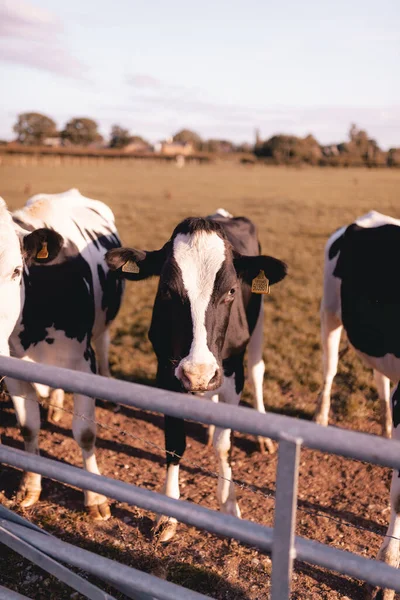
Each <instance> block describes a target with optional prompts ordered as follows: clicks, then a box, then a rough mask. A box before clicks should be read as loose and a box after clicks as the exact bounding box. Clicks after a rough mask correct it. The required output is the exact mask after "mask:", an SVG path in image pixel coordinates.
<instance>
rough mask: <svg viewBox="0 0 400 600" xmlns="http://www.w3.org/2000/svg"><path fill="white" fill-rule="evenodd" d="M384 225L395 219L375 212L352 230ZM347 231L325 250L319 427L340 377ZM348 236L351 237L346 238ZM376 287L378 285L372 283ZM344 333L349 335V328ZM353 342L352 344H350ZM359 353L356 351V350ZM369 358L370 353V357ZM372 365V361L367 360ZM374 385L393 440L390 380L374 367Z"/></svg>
mask: <svg viewBox="0 0 400 600" xmlns="http://www.w3.org/2000/svg"><path fill="white" fill-rule="evenodd" d="M382 224H392V225H393V224H394V225H395V224H396V221H395V220H394V219H391V218H390V217H386V216H385V215H380V214H379V213H377V212H375V211H372V212H370V213H368V214H366V215H364V216H362V217H360V218H359V219H357V220H356V221H355V222H354V224H353V225H352V227H354V226H358V227H364V228H367V229H369V228H375V227H380V226H381V225H382ZM347 229H348V228H347V227H341V228H340V229H338V230H337V231H335V232H334V233H333V234H332V235H331V237H330V238H329V240H328V242H327V244H326V247H325V263H324V283H323V295H322V301H321V311H320V314H321V342H322V352H323V379H324V382H323V387H322V391H321V393H320V395H319V398H318V407H317V410H316V412H315V414H314V421H315V422H316V423H318V424H319V425H324V426H326V425H328V421H329V410H330V404H331V389H332V383H333V379H334V377H335V375H336V373H337V368H338V358H339V344H340V338H341V334H342V330H343V319H342V306H341V295H340V294H341V279H340V277H338V275H337V272H336V271H335V270H336V267H337V262H338V258H339V254H340V249H341V245H342V242H343V236H344V235H345V233H346V231H347ZM347 235H349V234H347ZM371 285H372V286H374V285H375V283H374V282H371ZM345 330H346V331H347V329H346V327H345ZM350 342H351V340H350ZM356 349H357V348H356ZM367 354H368V353H367ZM367 363H368V364H370V361H368V360H367ZM373 373H374V379H375V384H376V387H377V391H378V396H379V400H380V404H381V430H382V435H383V436H384V437H388V438H390V436H391V431H392V415H391V410H390V380H389V378H388V377H386V376H385V374H384V373H383V372H381V371H380V370H379V368H378V367H373Z"/></svg>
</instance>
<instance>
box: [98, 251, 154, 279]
mask: <svg viewBox="0 0 400 600" xmlns="http://www.w3.org/2000/svg"><path fill="white" fill-rule="evenodd" d="M105 260H106V263H107V265H108V268H109V269H110V270H111V271H117V273H118V274H119V275H120V276H121V277H124V278H125V279H129V280H131V281H139V280H140V279H147V278H148V277H152V276H153V275H159V274H160V273H161V269H162V267H163V264H164V261H165V246H164V247H163V248H161V250H155V251H153V252H145V251H144V250H136V249H135V248H113V249H112V250H109V251H108V252H107V253H106V255H105Z"/></svg>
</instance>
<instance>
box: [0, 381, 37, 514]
mask: <svg viewBox="0 0 400 600" xmlns="http://www.w3.org/2000/svg"><path fill="white" fill-rule="evenodd" d="M7 387H8V391H9V393H10V395H11V398H12V401H13V404H14V408H15V412H16V415H17V421H18V425H19V427H20V429H21V434H22V437H23V438H24V445H25V450H26V452H31V453H32V454H39V431H40V410H39V402H38V398H37V395H36V392H35V389H34V388H33V386H32V385H31V384H30V383H26V382H24V381H17V380H16V379H8V378H7ZM41 479H42V478H41V476H40V475H39V474H37V473H31V472H29V471H26V472H25V473H24V474H23V477H22V481H21V484H20V486H19V491H18V494H17V501H18V503H19V505H20V506H22V507H25V508H26V507H28V506H32V505H33V504H35V502H37V501H38V500H39V497H40V492H41V490H42V484H41Z"/></svg>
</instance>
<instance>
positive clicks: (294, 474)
mask: <svg viewBox="0 0 400 600" xmlns="http://www.w3.org/2000/svg"><path fill="white" fill-rule="evenodd" d="M301 444H302V440H301V439H300V438H293V437H290V436H286V435H284V434H283V435H281V437H280V440H279V451H278V467H277V473H276V494H275V518H274V534H273V544H272V578H271V600H289V596H290V588H291V579H292V568H293V559H294V558H295V548H294V534H295V529H296V505H297V480H298V470H299V457H300V448H301Z"/></svg>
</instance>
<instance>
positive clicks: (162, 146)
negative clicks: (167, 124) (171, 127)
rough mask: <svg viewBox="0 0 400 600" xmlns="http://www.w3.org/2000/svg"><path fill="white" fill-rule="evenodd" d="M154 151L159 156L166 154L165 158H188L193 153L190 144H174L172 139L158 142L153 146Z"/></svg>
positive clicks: (192, 147)
mask: <svg viewBox="0 0 400 600" xmlns="http://www.w3.org/2000/svg"><path fill="white" fill-rule="evenodd" d="M154 150H155V151H156V152H159V153H160V154H166V155H167V156H178V155H182V156H189V155H190V154H193V152H194V146H193V144H192V143H191V142H183V143H181V142H174V141H173V140H172V139H168V140H165V141H162V142H158V144H156V145H155V146H154Z"/></svg>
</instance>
